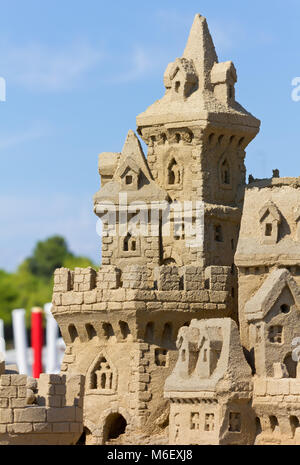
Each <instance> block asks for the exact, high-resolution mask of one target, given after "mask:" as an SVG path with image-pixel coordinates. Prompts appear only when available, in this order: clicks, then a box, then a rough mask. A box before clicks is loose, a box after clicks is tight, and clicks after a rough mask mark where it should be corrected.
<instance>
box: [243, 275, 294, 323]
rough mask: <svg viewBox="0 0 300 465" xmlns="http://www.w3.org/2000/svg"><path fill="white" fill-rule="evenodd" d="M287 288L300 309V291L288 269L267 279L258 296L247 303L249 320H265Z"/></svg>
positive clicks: (246, 313) (246, 310)
mask: <svg viewBox="0 0 300 465" xmlns="http://www.w3.org/2000/svg"><path fill="white" fill-rule="evenodd" d="M286 286H287V287H288V288H289V290H290V292H291V294H292V296H293V298H294V300H295V303H296V304H297V306H299V308H300V291H299V288H298V285H297V283H296V281H295V280H294V278H293V277H292V275H291V273H290V272H289V271H288V270H287V269H286V268H282V269H277V270H274V271H273V272H272V273H271V274H270V275H269V276H268V277H267V279H266V280H265V281H264V282H263V284H262V286H261V287H260V288H259V289H258V291H257V292H256V294H254V296H253V297H251V299H250V300H248V302H247V303H246V305H245V315H246V318H247V320H248V321H251V320H260V319H263V318H264V317H265V315H267V313H268V312H269V311H270V310H271V308H272V307H273V305H274V304H275V302H276V300H277V299H278V297H279V296H280V294H281V293H282V291H283V289H284V288H285V287H286Z"/></svg>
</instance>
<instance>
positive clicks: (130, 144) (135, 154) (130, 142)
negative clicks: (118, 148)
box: [119, 129, 152, 178]
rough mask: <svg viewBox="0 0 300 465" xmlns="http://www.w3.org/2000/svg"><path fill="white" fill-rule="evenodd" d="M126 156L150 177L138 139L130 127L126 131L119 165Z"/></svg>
mask: <svg viewBox="0 0 300 465" xmlns="http://www.w3.org/2000/svg"><path fill="white" fill-rule="evenodd" d="M126 158H130V159H131V160H134V161H135V163H136V164H137V166H139V167H140V168H141V170H142V171H143V173H144V174H145V176H147V177H149V178H152V176H151V173H150V170H149V167H148V164H147V162H146V158H145V155H144V152H143V149H142V146H141V144H140V141H139V139H138V138H137V136H136V134H135V133H134V132H133V131H132V129H130V130H129V131H128V133H127V137H126V140H125V143H124V145H123V149H122V153H121V157H120V164H119V166H121V164H123V160H124V161H125V159H126Z"/></svg>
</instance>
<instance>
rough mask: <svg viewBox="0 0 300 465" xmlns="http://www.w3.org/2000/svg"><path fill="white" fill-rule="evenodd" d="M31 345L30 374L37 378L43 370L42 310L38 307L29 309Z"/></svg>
mask: <svg viewBox="0 0 300 465" xmlns="http://www.w3.org/2000/svg"><path fill="white" fill-rule="evenodd" d="M31 347H32V355H33V364H32V376H33V377H34V378H39V377H40V374H41V373H42V371H43V366H42V349H43V310H42V309H41V308H40V307H34V308H33V309H32V310H31Z"/></svg>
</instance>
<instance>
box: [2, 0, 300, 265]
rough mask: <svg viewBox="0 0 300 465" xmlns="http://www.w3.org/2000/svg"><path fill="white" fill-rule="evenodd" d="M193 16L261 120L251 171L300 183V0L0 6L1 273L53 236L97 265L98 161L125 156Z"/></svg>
mask: <svg viewBox="0 0 300 465" xmlns="http://www.w3.org/2000/svg"><path fill="white" fill-rule="evenodd" d="M196 13H201V14H202V15H203V16H205V17H206V18H207V20H208V25H209V28H210V31H211V34H212V36H213V39H214V42H215V46H216V51H217V54H218V57H219V61H227V60H232V61H233V62H234V64H235V66H236V68H237V72H238V83H237V86H236V96H237V100H238V101H239V102H240V103H241V104H242V105H243V106H244V107H245V108H246V109H248V110H249V111H250V112H251V113H252V114H253V115H254V116H256V117H258V118H259V119H261V121H262V125H261V132H260V134H259V135H258V136H257V137H256V139H255V140H254V141H253V142H252V143H251V144H250V145H249V147H248V149H247V157H246V166H247V174H250V173H252V174H253V175H254V176H255V177H270V176H271V174H272V169H273V168H279V170H280V175H281V176H299V175H300V157H299V120H300V101H299V102H295V101H293V100H292V98H291V93H292V90H293V87H292V85H291V83H292V79H293V78H295V77H297V76H300V59H299V58H300V57H299V54H300V50H299V43H300V28H299V20H300V2H299V1H298V0H285V1H279V0H278V1H276V0H275V1H272V2H270V1H268V2H262V1H261V0H260V1H257V0H252V1H251V2H250V1H249V2H241V1H240V0H228V1H227V2H223V1H215V2H212V1H211V0H203V1H194V0H189V1H188V2H182V1H179V0H172V1H171V0H164V1H156V0H153V1H152V2H140V1H136V0H128V1H126V2H124V1H121V0H115V1H114V2H106V1H102V0H85V1H82V0H64V1H61V0H60V1H57V0H51V1H49V0H45V1H43V2H41V1H38V0H26V2H24V1H23V0H10V2H7V1H3V0H2V1H0V15H1V16H0V17H1V28H0V76H2V77H4V78H5V80H6V85H7V94H6V102H0V160H1V170H0V209H1V223H0V268H4V269H6V270H9V271H13V270H14V269H15V268H16V267H17V265H18V264H19V263H20V262H21V261H22V260H23V259H24V258H25V257H27V256H28V255H30V253H31V252H32V249H33V247H34V245H35V243H36V241H37V240H41V239H45V238H46V237H48V236H50V235H52V234H62V235H64V236H65V237H66V239H67V241H68V243H69V246H70V248H71V249H72V250H73V251H74V252H75V253H78V254H83V255H87V256H89V257H91V258H92V259H93V260H95V262H96V263H99V262H100V239H99V237H98V236H97V234H96V219H97V218H96V217H95V216H94V214H93V212H92V196H93V194H94V193H95V192H96V191H97V190H98V189H99V185H100V179H99V175H98V171H97V161H98V154H99V153H100V152H103V151H116V152H119V151H121V149H122V146H123V143H124V140H125V137H126V134H127V131H128V130H129V129H133V130H135V129H136V123H135V117H136V115H138V114H139V113H140V112H142V111H144V110H145V109H146V108H147V107H148V106H149V105H150V104H151V103H153V102H154V101H155V100H157V99H158V98H160V97H161V96H162V95H163V93H164V87H163V73H164V70H165V68H166V66H167V64H168V63H169V62H171V61H173V60H174V59H175V58H176V57H178V56H181V55H182V52H183V50H184V47H185V43H186V40H187V37H188V33H189V29H190V27H191V25H192V22H193V18H194V15H195V14H196ZM299 95H300V92H299Z"/></svg>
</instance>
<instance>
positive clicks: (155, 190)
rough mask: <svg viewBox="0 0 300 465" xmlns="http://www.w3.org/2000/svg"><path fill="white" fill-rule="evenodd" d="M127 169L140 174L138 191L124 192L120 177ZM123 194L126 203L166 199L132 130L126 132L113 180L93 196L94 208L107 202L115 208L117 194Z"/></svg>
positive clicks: (117, 201)
mask: <svg viewBox="0 0 300 465" xmlns="http://www.w3.org/2000/svg"><path fill="white" fill-rule="evenodd" d="M128 167H129V168H130V169H132V170H133V171H134V172H136V173H138V172H140V175H141V177H142V182H141V186H140V187H139V188H138V190H128V191H126V190H124V188H122V186H121V183H120V177H121V176H122V175H123V174H124V171H125V170H126V169H127V168H128ZM125 192H126V194H127V201H128V203H131V202H134V201H142V202H162V201H165V200H167V199H168V194H167V192H166V191H165V190H164V189H162V188H161V187H159V186H158V184H156V182H155V181H153V179H152V175H151V172H150V169H149V167H148V164H147V161H146V158H145V155H144V152H143V149H142V147H141V144H140V141H139V140H138V138H137V136H136V135H135V133H134V132H133V131H132V130H130V131H128V134H127V137H126V140H125V143H124V146H123V149H122V153H121V155H120V157H119V159H118V165H117V167H116V170H115V172H114V175H113V179H112V180H111V181H108V182H107V183H105V184H104V185H103V186H102V187H101V189H100V190H99V191H98V192H97V193H96V194H95V195H94V204H95V208H96V206H97V204H100V205H101V204H105V203H107V202H113V203H114V204H115V205H116V206H117V205H118V203H119V194H121V193H125Z"/></svg>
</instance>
